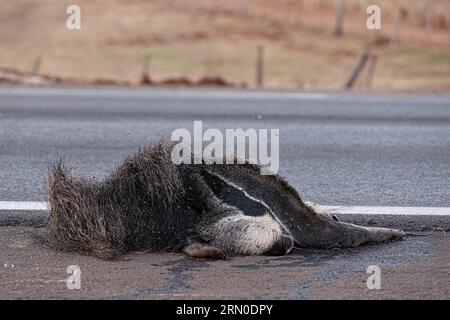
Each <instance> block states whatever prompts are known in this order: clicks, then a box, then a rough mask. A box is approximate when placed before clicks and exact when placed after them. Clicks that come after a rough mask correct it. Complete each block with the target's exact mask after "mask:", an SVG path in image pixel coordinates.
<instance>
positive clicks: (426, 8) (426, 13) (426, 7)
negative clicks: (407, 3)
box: [423, 0, 433, 41]
mask: <svg viewBox="0 0 450 320" xmlns="http://www.w3.org/2000/svg"><path fill="white" fill-rule="evenodd" d="M423 18H424V20H425V32H426V35H427V41H430V38H431V34H432V33H433V25H432V14H431V10H430V1H429V0H424V1H423Z"/></svg>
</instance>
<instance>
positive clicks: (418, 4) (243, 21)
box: [0, 0, 450, 91]
mask: <svg viewBox="0 0 450 320" xmlns="http://www.w3.org/2000/svg"><path fill="white" fill-rule="evenodd" d="M71 4H77V5H79V6H80V8H81V30H68V29H67V28H66V19H67V17H68V14H67V13H66V8H67V7H68V6H69V5H71ZM370 4H377V5H379V6H380V8H381V14H382V30H380V31H376V30H375V31H369V30H367V28H366V19H367V17H368V14H367V13H366V8H367V6H368V5H370ZM339 5H342V6H343V8H344V9H345V10H344V11H342V12H343V25H342V35H341V36H337V35H336V32H337V30H336V12H337V10H336V8H338V7H339ZM0 8H1V9H0V24H1V28H0V68H10V69H11V68H12V69H15V70H19V71H22V72H30V71H31V70H32V69H33V65H34V68H35V69H36V61H39V64H40V67H39V73H42V74H48V75H54V76H60V77H66V78H72V79H78V80H80V81H95V80H96V79H111V80H118V81H127V82H129V83H131V84H139V83H140V81H141V77H142V64H143V62H142V61H143V59H144V57H146V56H147V57H149V59H150V60H149V61H148V63H149V74H150V77H151V79H154V80H160V79H167V78H170V77H175V78H179V77H187V78H188V79H194V80H195V79H199V78H201V77H204V76H209V77H214V76H218V77H221V78H223V79H226V80H227V81H230V82H232V83H235V84H246V85H247V86H248V87H250V88H251V87H255V86H256V84H255V65H256V56H257V47H258V46H264V87H265V88H276V89H294V90H340V89H342V88H343V85H344V83H345V81H346V79H348V77H349V75H350V73H351V71H352V69H353V68H354V66H355V64H356V62H357V61H358V57H359V56H360V55H361V54H362V53H363V52H364V50H365V49H367V48H371V50H372V53H373V54H374V55H376V56H377V58H378V59H377V60H376V61H377V63H376V68H375V73H374V76H373V80H371V85H370V86H368V79H367V75H365V73H364V72H366V71H363V72H362V74H361V75H360V77H359V79H358V81H357V82H356V84H355V88H356V89H364V90H366V89H369V87H370V88H372V89H373V90H414V91H417V90H423V91H432V90H433V91H436V90H439V91H448V90H449V89H450V0H405V1H401V0H373V1H372V0H370V1H368V0H247V1H243V0H226V1H225V0H152V1H151V0H76V1H74V0H71V1H65V0H58V1H56V0H39V1H33V0H14V1H11V0H0ZM338 11H339V10H338ZM338 33H339V32H338ZM366 69H368V68H366ZM35 71H36V70H35Z"/></svg>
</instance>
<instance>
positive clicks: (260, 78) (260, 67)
mask: <svg viewBox="0 0 450 320" xmlns="http://www.w3.org/2000/svg"><path fill="white" fill-rule="evenodd" d="M264 51H265V50H264V46H263V45H259V46H258V47H257V53H256V86H257V87H258V88H262V87H263V86H264Z"/></svg>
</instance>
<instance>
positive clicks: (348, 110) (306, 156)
mask: <svg viewBox="0 0 450 320" xmlns="http://www.w3.org/2000/svg"><path fill="white" fill-rule="evenodd" d="M194 120H203V124H204V127H205V128H220V129H225V128H230V129H236V128H244V129H247V128H268V129H270V128H278V129H280V162H281V166H280V173H281V174H283V175H284V176H286V177H287V178H288V180H289V181H290V182H291V183H292V184H293V185H294V186H295V187H296V188H297V189H298V190H299V191H300V194H301V195H302V197H303V198H304V199H306V200H309V201H313V202H317V203H320V204H322V205H357V206H432V207H450V205H449V204H450V179H449V176H450V165H449V164H450V163H449V162H450V95H413V94H408V95H406V94H405V95H370V94H337V93H311V94H298V93H276V92H238V91H208V90H203V91H190V90H189V91H186V90H180V91H165V90H148V89H147V90H141V89H112V88H111V89H101V90H93V89H65V88H59V89H51V88H45V89H44V88H0V182H1V183H0V201H2V200H17V201H30V200H35V201H42V200H44V193H43V181H44V178H45V175H46V170H47V167H48V165H49V163H50V162H51V161H52V159H54V158H55V156H56V155H60V156H61V155H64V156H65V157H66V159H67V160H68V161H69V162H70V163H71V164H72V165H73V167H74V168H75V170H76V172H77V173H79V174H83V175H86V176H90V177H96V178H98V179H101V178H102V177H104V176H105V175H107V174H109V173H110V172H111V171H112V170H114V168H115V167H116V166H117V165H118V164H120V162H121V161H122V160H123V159H124V158H125V157H127V156H128V155H129V153H131V152H133V151H135V150H136V149H138V148H139V147H142V146H145V145H147V144H148V143H151V142H154V141H156V140H157V139H159V137H160V136H161V135H170V134H171V132H172V130H173V129H176V128H187V129H190V130H192V127H193V121H194ZM8 214H9V216H7V219H12V220H14V219H17V215H16V213H14V212H12V213H11V212H10V213H8ZM2 215H4V213H2ZM359 219H361V223H363V224H364V223H367V224H371V223H370V219H368V218H367V217H365V216H364V217H359ZM383 219H385V220H383V224H384V223H385V224H386V225H389V223H390V222H389V221H393V220H395V222H398V218H397V217H389V216H386V217H383ZM402 219H406V220H405V222H404V223H405V224H407V223H412V224H414V225H415V226H416V227H417V226H418V225H417V223H418V222H417V221H418V220H410V218H409V217H408V216H405V217H403V218H402ZM422 219H423V220H426V219H428V218H427V217H422ZM408 221H409V222H408ZM11 225H14V223H11ZM412 230H415V232H414V234H415V235H409V236H408V237H407V238H406V239H405V240H403V241H398V242H391V243H387V244H382V245H378V246H363V247H360V248H356V249H352V250H338V251H316V250H301V251H299V250H296V251H295V252H294V253H293V254H291V255H288V256H284V257H232V258H230V259H229V260H226V261H206V260H195V259H190V258H186V257H184V256H183V255H180V254H154V253H142V252H133V253H129V254H127V255H125V256H124V257H121V258H119V259H117V260H115V261H107V262H105V261H101V260H99V259H96V258H92V257H87V256H80V255H77V254H71V253H62V252H54V251H52V250H49V249H47V248H46V247H45V246H44V245H43V244H42V243H41V242H40V240H39V239H40V236H41V235H43V234H44V232H45V230H44V229H43V228H28V227H24V226H17V225H15V226H2V227H0V238H1V239H2V241H0V299H5V298H6V299H16V298H21V299H24V298H25V299H27V298H30V299H35V298H41V299H42V298H45V299H60V298H69V299H70V298H74V299H79V298H97V299H179V298H186V299H215V298H218V299H227V298H235V299H236V298H238V299H248V298H253V299H280V298H284V299H315V298H316V299H330V298H336V299H353V298H357V299H361V298H362V299H386V298H388V299H405V298H409V299H412V298H416V299H429V298H438V299H443V298H446V299H449V298H450V291H449V290H450V255H449V250H448V248H449V245H450V238H449V235H448V232H447V233H446V232H445V231H444V230H440V231H439V230H437V229H436V230H435V231H428V232H425V233H423V232H418V231H417V230H420V228H417V229H416V228H413V229H412ZM69 265H78V266H79V267H80V268H81V272H82V273H81V274H82V276H81V279H82V280H81V289H80V290H69V289H68V288H67V284H66V280H67V277H68V276H69V275H68V274H67V273H66V269H67V267H68V266H69ZM370 265H376V266H379V267H380V270H381V289H380V290H369V289H368V288H367V285H366V280H367V278H368V277H369V274H367V273H366V271H367V268H368V267H369V266H370Z"/></svg>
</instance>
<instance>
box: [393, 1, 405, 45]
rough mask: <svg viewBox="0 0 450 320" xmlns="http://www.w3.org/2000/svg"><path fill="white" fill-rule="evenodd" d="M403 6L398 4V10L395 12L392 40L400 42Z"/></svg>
mask: <svg viewBox="0 0 450 320" xmlns="http://www.w3.org/2000/svg"><path fill="white" fill-rule="evenodd" d="M402 16H403V8H402V7H401V5H398V6H397V12H396V14H395V25H394V34H393V36H392V42H394V43H400V32H401V25H402Z"/></svg>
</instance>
